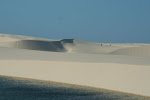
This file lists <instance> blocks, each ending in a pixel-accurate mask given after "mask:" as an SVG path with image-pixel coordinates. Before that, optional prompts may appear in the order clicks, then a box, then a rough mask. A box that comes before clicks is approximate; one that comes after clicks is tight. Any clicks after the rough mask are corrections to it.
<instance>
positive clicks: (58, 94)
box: [0, 76, 150, 100]
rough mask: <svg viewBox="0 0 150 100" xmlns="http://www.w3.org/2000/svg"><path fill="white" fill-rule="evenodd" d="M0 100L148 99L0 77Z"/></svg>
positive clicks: (148, 99) (53, 83) (112, 92)
mask: <svg viewBox="0 0 150 100" xmlns="http://www.w3.org/2000/svg"><path fill="white" fill-rule="evenodd" d="M0 100H150V98H148V97H143V96H137V95H132V94H126V93H120V92H114V91H108V90H104V89H95V88H88V87H82V86H75V85H69V84H62V83H55V82H47V81H39V80H32V79H24V78H15V77H7V76H0Z"/></svg>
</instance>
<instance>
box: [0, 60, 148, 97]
mask: <svg viewBox="0 0 150 100" xmlns="http://www.w3.org/2000/svg"><path fill="white" fill-rule="evenodd" d="M0 69H1V70H0V75H9V76H17V77H25V78H34V79H40V80H50V81H56V82H64V83H71V84H79V85H85V86H92V87H97V88H106V89H111V90H118V91H122V92H129V93H135V94H141V95H146V96H150V92H149V91H150V86H149V84H150V79H149V76H150V67H149V66H143V65H128V64H117V63H86V62H82V63H80V62H61V61H31V60H30V61H29V60H20V61H18V60H0Z"/></svg>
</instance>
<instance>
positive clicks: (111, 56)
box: [0, 34, 150, 100]
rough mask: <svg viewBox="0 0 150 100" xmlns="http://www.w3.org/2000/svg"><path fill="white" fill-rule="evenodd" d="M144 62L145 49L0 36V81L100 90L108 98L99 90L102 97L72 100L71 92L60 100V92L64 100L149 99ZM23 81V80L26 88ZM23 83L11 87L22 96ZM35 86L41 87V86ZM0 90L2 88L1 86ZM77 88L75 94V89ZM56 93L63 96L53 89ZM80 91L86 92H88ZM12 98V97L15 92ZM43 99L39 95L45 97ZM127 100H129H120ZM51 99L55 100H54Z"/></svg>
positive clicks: (149, 49) (148, 66)
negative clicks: (87, 87) (102, 99)
mask: <svg viewBox="0 0 150 100" xmlns="http://www.w3.org/2000/svg"><path fill="white" fill-rule="evenodd" d="M101 44H102V45H101ZM149 59H150V44H137V43H134V44H116V43H113V44H111V45H110V43H93V42H86V41H80V40H75V39H61V40H51V39H43V38H35V37H28V36H18V35H8V34H0V75H6V76H14V77H23V78H33V79H39V80H47V81H55V82H63V83H69V84H74V85H84V86H91V87H96V88H105V89H109V91H108V92H109V93H110V94H107V93H106V92H104V91H103V90H98V91H101V93H102V94H103V95H102V96H100V95H101V93H100V94H99V93H98V95H97V94H94V95H93V96H91V92H90V93H89V95H86V96H85V97H83V98H82V97H81V95H76V94H77V93H76V92H73V93H72V92H71V91H72V88H71V90H70V91H69V92H67V93H66V94H63V95H64V97H63V96H62V92H59V93H58V94H60V96H61V97H62V98H64V99H65V98H67V99H68V100H76V99H77V98H78V96H79V98H78V99H79V100H84V99H87V98H89V97H90V98H91V99H90V100H96V99H100V98H105V99H104V100H116V99H118V100H138V99H139V98H140V99H139V100H141V97H135V96H133V95H132V96H130V95H127V94H118V93H116V92H112V91H110V90H115V91H121V92H127V93H133V94H138V95H144V96H150V92H149V91H150V86H149V84H150V79H149V76H150V61H149ZM6 76H5V77H1V78H0V80H1V82H6V84H8V81H7V79H8V80H12V79H11V78H6ZM4 79H6V81H4ZM13 80H14V78H13ZM29 81H30V80H29V79H28V82H29ZM14 82H18V79H15V80H14ZM24 82H25V83H24ZM26 82H27V81H19V83H16V84H17V85H19V84H20V86H21V89H25V90H26V87H24V84H28V83H26ZM36 82H37V81H36ZM40 82H42V84H45V82H44V83H43V81H40ZM29 83H30V82H29ZM33 83H34V82H33ZM1 84H4V83H1ZM10 84H13V83H10ZM37 84H38V82H37ZM48 84H49V83H47V85H48ZM32 85H33V84H32ZM60 85H62V84H60ZM9 86H11V85H9ZM13 86H14V84H13ZM22 86H23V87H22ZM40 86H41V85H37V86H35V88H33V90H34V89H36V88H39V87H40ZM48 86H49V85H48ZM15 87H16V85H15ZM28 87H30V85H29V86H27V90H28ZM43 87H44V86H42V90H43V91H45V87H44V88H43ZM50 87H51V86H50ZM54 87H55V86H54ZM56 87H57V86H56ZM4 88H6V86H5V87H4ZM4 88H3V89H4ZM46 88H48V87H46ZM61 88H63V87H61ZM79 88H80V89H81V87H79ZM17 89H18V88H17ZM9 91H10V88H9V89H8V91H6V92H2V93H6V94H7V93H9ZM17 91H21V90H17ZM31 91H32V90H31ZM59 91H64V90H63V89H62V90H61V89H60V88H59ZM73 91H74V90H73ZM75 91H76V90H75ZM83 91H86V92H89V90H83ZM94 91H95V90H94ZM10 92H12V91H10ZM13 92H14V93H16V91H13ZM48 92H50V91H48ZM103 92H104V93H103ZM0 93H1V92H0ZM21 93H24V92H21ZM42 93H43V92H42ZM42 93H41V94H42ZM68 93H69V94H70V93H72V94H75V96H73V97H74V98H72V99H71V98H70V97H68V96H67V97H66V95H67V94H68ZM81 94H82V93H81ZM85 94H86V93H85ZM114 94H115V95H114ZM0 95H1V96H0V98H5V97H6V96H5V95H2V94H0ZM7 95H8V94H7ZM21 95H22V94H21ZM27 95H28V94H27ZM33 95H34V97H32V99H31V100H33V98H35V95H37V94H33ZM43 95H45V92H44V94H43ZM83 95H84V93H83ZM95 95H96V96H95ZM106 95H107V97H108V98H107V97H106ZM118 95H119V96H118ZM28 96H29V95H28ZM46 96H48V95H46ZM122 96H123V97H122ZM17 97H19V96H17ZM58 97H59V96H58ZM76 97H77V98H76ZM128 97H129V99H124V98H128ZM133 97H134V99H133ZM20 98H22V97H20ZM39 98H40V97H39ZM48 98H49V96H48ZM81 98H82V99H81ZM114 98H115V99H114ZM135 98H136V99H135ZM46 99H47V98H46ZM51 99H54V98H53V97H52V95H51ZM57 99H58V100H59V98H57ZM148 99H149V98H144V99H143V100H148ZM16 100H17V99H16Z"/></svg>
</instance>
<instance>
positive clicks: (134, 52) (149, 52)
mask: <svg viewBox="0 0 150 100" xmlns="http://www.w3.org/2000/svg"><path fill="white" fill-rule="evenodd" d="M112 54H118V55H119V54H120V55H130V56H150V46H147V47H129V48H123V49H118V50H116V51H114V52H112Z"/></svg>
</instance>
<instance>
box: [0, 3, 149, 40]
mask: <svg viewBox="0 0 150 100" xmlns="http://www.w3.org/2000/svg"><path fill="white" fill-rule="evenodd" d="M0 33H9V34H20V35H28V36H36V37H46V38H50V39H63V38H75V39H80V40H86V41H93V42H124V43H127V42H144V43H150V0H0Z"/></svg>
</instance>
